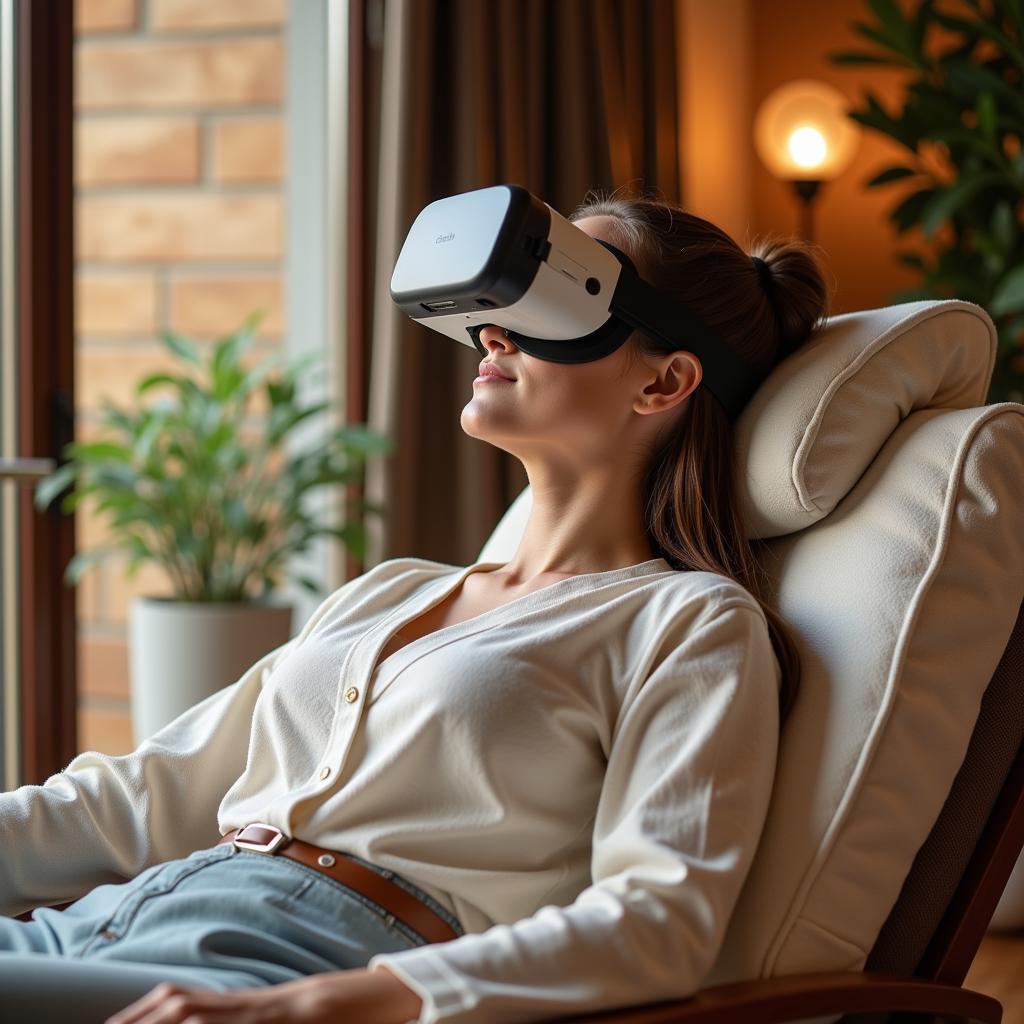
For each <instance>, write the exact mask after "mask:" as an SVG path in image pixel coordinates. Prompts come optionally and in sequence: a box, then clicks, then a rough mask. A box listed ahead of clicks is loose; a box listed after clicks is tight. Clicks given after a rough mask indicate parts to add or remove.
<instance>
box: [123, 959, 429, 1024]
mask: <svg viewBox="0 0 1024 1024" xmlns="http://www.w3.org/2000/svg"><path fill="white" fill-rule="evenodd" d="M421 1003H422V1000H421V999H420V997H419V996H418V995H416V993H415V992H413V991H412V989H410V988H408V987H407V986H406V985H404V984H403V983H402V982H401V981H399V980H398V978H397V977H395V975H394V974H392V973H391V972H390V971H388V970H386V969H385V968H383V967H379V968H377V969H375V970H372V971H370V970H365V969H356V970H350V971H331V972H329V973H327V974H314V975H311V976H310V977H308V978H300V979H299V980H297V981H289V982H285V983H284V984H282V985H271V986H269V987H268V988H257V989H246V990H244V991H241V992H208V991H204V990H200V989H187V988H182V987H180V986H178V985H171V984H163V985H158V986H157V987H156V988H154V989H153V990H152V991H151V992H149V993H147V994H146V995H145V996H143V997H142V998H141V999H139V1000H138V1001H137V1002H134V1003H132V1004H131V1006H128V1007H125V1009H123V1010H122V1011H121V1012H120V1013H117V1014H115V1015H114V1016H113V1017H110V1018H108V1019H107V1021H106V1024H173V1022H180V1021H185V1020H188V1021H190V1022H191V1024H219V1022H223V1021H228V1020H230V1021H231V1024H286V1022H287V1024H339V1022H340V1021H358V1022H359V1024H408V1022H409V1021H415V1020H417V1019H418V1018H419V1014H420V1006H421Z"/></svg>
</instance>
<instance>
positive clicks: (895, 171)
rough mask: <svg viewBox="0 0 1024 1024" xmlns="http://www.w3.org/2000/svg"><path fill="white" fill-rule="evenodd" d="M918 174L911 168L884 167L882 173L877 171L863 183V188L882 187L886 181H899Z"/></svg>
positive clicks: (898, 165)
mask: <svg viewBox="0 0 1024 1024" xmlns="http://www.w3.org/2000/svg"><path fill="white" fill-rule="evenodd" d="M918 173H920V172H918V171H915V170H914V169H913V168H912V167H904V166H903V165H902V164H894V165H893V166H892V167H886V168H885V170H884V171H879V172H878V174H876V175H875V176H874V177H872V178H869V179H868V180H867V181H865V182H864V186H865V188H874V187H875V186H876V185H884V184H885V183H886V182H887V181H899V180H900V179H901V178H910V177H913V175H915V174H918Z"/></svg>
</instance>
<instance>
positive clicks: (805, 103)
mask: <svg viewBox="0 0 1024 1024" xmlns="http://www.w3.org/2000/svg"><path fill="white" fill-rule="evenodd" d="M845 108H846V98H845V97H844V96H843V94H842V93H841V92H839V91H838V90H837V89H833V88H832V86H830V85H826V84H825V83H824V82H818V81H815V80H814V79H811V78H797V79H794V80H793V81H791V82H786V83H785V84H784V85H780V86H779V87H778V88H777V89H775V90H773V91H772V92H770V93H769V94H768V95H767V96H766V97H765V98H764V100H762V102H761V105H760V106H759V107H758V108H757V114H756V115H755V117H754V145H755V146H756V148H757V155H758V156H759V157H760V158H761V161H762V163H764V165H765V166H766V167H767V168H768V170H769V171H771V172H772V174H774V175H775V176H776V177H777V178H781V179H782V180H783V181H788V182H790V183H792V185H793V189H794V191H795V192H796V194H797V196H798V197H799V199H800V201H801V203H802V217H801V233H802V235H803V237H804V238H805V239H806V240H807V241H808V242H811V241H813V237H812V234H813V232H812V223H811V202H812V200H813V199H814V197H815V195H817V193H818V190H819V189H820V188H821V185H822V183H823V182H825V181H829V180H831V179H832V178H835V177H837V176H838V175H839V174H841V173H842V172H843V171H844V170H846V168H847V167H848V166H849V164H850V161H851V160H852V159H853V157H854V154H855V153H856V151H857V143H858V142H859V141H860V132H859V130H858V129H857V126H856V123H855V122H853V121H852V120H851V119H850V118H849V117H847V115H846V110H845Z"/></svg>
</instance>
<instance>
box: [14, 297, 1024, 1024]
mask: <svg viewBox="0 0 1024 1024" xmlns="http://www.w3.org/2000/svg"><path fill="white" fill-rule="evenodd" d="M995 354H996V335H995V329H994V326H993V324H992V321H991V319H990V318H989V317H988V315H987V314H986V313H985V311H984V310H983V309H981V308H980V307H979V306H976V305H973V304H971V303H968V302H962V301H959V300H937V301H921V302H911V303H905V304H902V305H895V306H890V307H886V308H883V309H876V310H866V311H860V312H855V313H847V314H842V315H839V316H835V317H832V318H830V319H829V320H828V322H827V323H826V324H825V325H823V326H822V327H821V328H820V329H819V330H818V331H817V332H815V334H814V335H813V336H812V337H811V338H810V339H809V340H808V342H807V344H806V345H805V346H804V347H802V348H801V349H799V350H798V351H797V352H795V353H793V355H791V356H790V357H789V358H788V359H786V360H785V361H784V362H782V363H781V364H780V365H779V366H778V367H776V368H775V369H774V370H773V371H772V373H771V375H770V376H769V377H768V378H767V379H766V380H765V381H764V382H763V384H762V386H761V387H760V388H759V390H758V392H757V393H756V394H755V395H754V397H753V399H752V400H751V402H750V404H749V405H748V407H747V408H746V409H745V410H744V412H743V414H742V415H741V417H740V418H739V420H738V421H737V424H736V443H737V459H738V466H739V472H738V486H739V492H740V498H741V501H742V505H743V508H744V514H745V518H746V521H747V524H748V530H749V533H750V534H751V536H753V537H758V538H763V539H765V540H768V541H769V544H768V546H767V548H766V554H765V555H764V556H763V558H764V561H763V564H764V568H765V570H766V572H767V574H768V576H769V577H770V579H771V581H772V585H773V595H772V596H773V599H774V600H775V603H776V605H777V607H778V608H779V610H780V612H781V613H782V614H783V616H784V617H785V618H786V620H787V621H788V622H789V624H790V626H791V627H792V629H793V632H794V637H795V640H796V642H797V645H798V647H799V650H800V655H801V660H802V667H803V675H802V683H801V688H800V692H799V695H798V697H797V701H796V704H795V705H794V708H793V710H792V713H791V715H790V717H789V719H788V720H787V722H786V724H785V727H784V729H783V732H782V736H781V741H780V748H779V759H778V764H777V770H776V777H775V783H774V790H773V797H772V802H771V806H770V808H769V812H768V817H767V820H766V824H765V828H764V831H763V833H762V836H761V840H760V844H759V847H758V850H757V853H756V856H755V858H754V862H753V866H752V868H751V871H750V874H749V875H748V877H747V879H746V883H745V885H744V888H743V890H742V892H741V894H740V897H739V900H738V902H737V905H736V907H735V909H734V912H733V915H732V917H731V919H730V923H729V927H728V930H727V933H726V937H725V941H724V944H723V946H722V949H721V950H720V952H719V955H718V958H717V960H716V962H715V965H714V967H713V969H712V972H711V974H710V976H709V977H708V978H707V979H706V986H705V987H704V988H703V989H702V991H701V992H700V993H699V994H697V995H696V996H695V997H693V998H691V999H687V1000H681V1001H676V1002H671V1003H660V1004H651V1005H648V1006H640V1007H636V1008H631V1009H622V1010H616V1011H611V1012H608V1013H604V1014H600V1015H588V1016H586V1017H574V1018H571V1019H572V1020H573V1021H576V1022H577V1024H582V1022H583V1021H595V1022H596V1021H598V1020H600V1021H608V1022H618V1024H655V1022H669V1021H699V1022H701V1024H711V1022H719V1021H721V1022H726V1021H729V1022H731V1021H736V1020H751V1021H763V1022H766V1024H770V1022H774V1021H779V1022H781V1021H791V1020H798V1019H799V1020H805V1019H808V1018H812V1017H813V1018H814V1019H816V1020H819V1021H834V1020H836V1019H837V1016H838V1015H840V1014H847V1013H853V1012H858V1013H859V1012H862V1011H865V1012H866V1011H871V1012H872V1014H873V1015H872V1017H871V1018H870V1019H872V1020H876V1019H879V1018H878V1017H877V1016H875V1015H874V1014H876V1013H877V1012H883V1011H884V1012H885V1013H887V1012H889V1011H910V1010H917V1011H920V1012H925V1013H930V1014H933V1015H935V1016H941V1017H942V1018H943V1019H947V1020H949V1019H953V1020H978V1021H988V1022H995V1021H998V1020H999V1017H1000V1013H1001V1011H1000V1007H999V1004H998V1002H996V1001H995V1000H993V999H990V998H989V997H987V996H983V995H979V994H977V993H971V992H968V991H965V990H963V989H962V988H961V987H960V984H961V982H962V981H963V978H964V976H965V974H966V972H967V969H968V967H969V966H970V963H971V961H972V960H973V958H974V955H975V953H976V951H977V947H978V945H979V943H980V941H981V938H982V936H983V934H984V931H985V928H986V926H987V925H988V923H989V920H990V918H991V917H992V913H993V910H994V908H995V907H996V903H997V901H998V900H999V897H1000V894H1001V893H1002V891H1003V888H1004V886H1005V884H1006V880H1007V877H1008V876H1009V874H1010V871H1011V868H1012V867H1013V864H1014V862H1015V861H1016V859H1017V856H1018V854H1019V852H1020V850H1021V847H1022V845H1024V800H1022V796H1021V794H1022V792H1024V755H1022V752H1021V741H1022V738H1024V694H1022V683H1024V616H1022V598H1024V530H1022V529H1021V526H1022V523H1024V515H1022V513H1024V486H1022V485H1024V405H1020V404H1017V403H1011V402H1005V403H1000V404H996V405H991V406H985V405H983V404H982V403H983V402H984V400H985V396H986V393H987V389H988V385H989V381H990V379H991V375H992V370H993V367H994V361H995ZM529 502H530V493H529V488H528V487H527V488H526V489H524V491H523V492H522V493H521V494H520V495H519V496H518V497H517V498H516V500H515V501H514V502H513V504H512V505H511V506H510V508H509V509H508V511H507V512H506V513H505V515H504V516H503V517H502V519H501V521H500V522H499V523H498V525H497V526H496V527H495V530H494V531H493V533H492V534H491V536H490V537H489V539H488V540H487V542H486V543H485V545H484V547H483V548H482V550H481V553H480V557H479V559H478V560H479V561H491V560H494V561H503V560H505V559H507V558H509V557H511V555H512V554H513V553H514V552H515V550H516V547H517V545H518V541H519V538H520V537H521V535H522V531H523V528H524V526H525V523H526V518H527V516H528V513H529ZM22 916H26V917H27V915H22ZM843 1019H844V1020H849V1021H852V1020H853V1019H854V1018H852V1017H845V1018H843ZM856 1019H857V1020H858V1021H860V1020H863V1019H864V1018H862V1017H860V1016H858V1017H857V1018H856ZM882 1019H888V1018H887V1017H883V1018H882ZM563 1020H565V1021H566V1022H568V1020H569V1018H563Z"/></svg>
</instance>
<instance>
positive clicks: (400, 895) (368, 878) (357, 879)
mask: <svg viewBox="0 0 1024 1024" xmlns="http://www.w3.org/2000/svg"><path fill="white" fill-rule="evenodd" d="M221 843H233V844H234V846H235V848H236V849H239V850H248V851H250V852H253V853H265V854H269V855H270V856H274V855H276V854H280V855H281V856H283V857H288V858H290V859H291V860H296V861H298V862H299V863H300V864H305V865H306V867H309V868H313V870H314V871H319V872H320V874H322V875H327V877H328V878H333V879H334V880H335V881H336V882H341V884H342V885H347V886H348V887H349V888H350V889H354V890H355V891H356V892H359V893H362V894H363V895H364V896H365V897H366V898H367V899H370V900H373V902H374V903H376V904H378V905H379V906H381V907H383V908H384V909H385V910H386V911H387V912H388V913H389V914H392V915H393V916H394V917H396V918H397V919H398V920H399V921H401V922H402V923H403V924H405V925H407V926H408V927H409V928H411V929H412V930H413V931H414V932H417V933H418V934H420V935H422V936H423V938H424V939H426V940H427V942H447V941H448V940H450V939H457V938H458V937H459V936H458V932H456V931H455V930H454V929H453V928H452V927H451V925H449V924H448V922H447V921H445V919H444V918H443V917H440V916H439V915H438V914H436V913H435V912H434V911H433V910H431V909H430V907H428V906H427V905H426V904H425V903H422V902H421V901H420V900H418V899H416V897H415V896H413V895H412V893H410V892H408V891H407V890H405V889H403V888H402V887H401V886H400V885H396V884H395V883H394V882H392V881H390V880H389V879H387V878H385V877H384V876H383V875H378V874H377V872H376V871H371V870H370V869H369V868H367V867H364V866H363V865H362V864H360V863H358V862H357V861H355V860H353V859H352V858H351V857H349V855H348V854H345V853H338V852H337V851H336V850H325V849H324V848H323V847H321V846H314V845H313V844H312V843H306V842H303V841H302V840H301V839H292V838H290V837H289V836H287V835H286V834H285V833H284V832H282V831H281V830H280V829H279V828H277V827H276V826H274V825H267V824H265V823H263V822H254V823H253V824H251V825H246V826H245V827H244V828H241V829H237V828H236V829H232V830H231V831H230V832H228V833H227V835H225V836H224V837H223V838H222V839H220V840H218V842H217V845H218V846H219V845H220V844H221Z"/></svg>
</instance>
